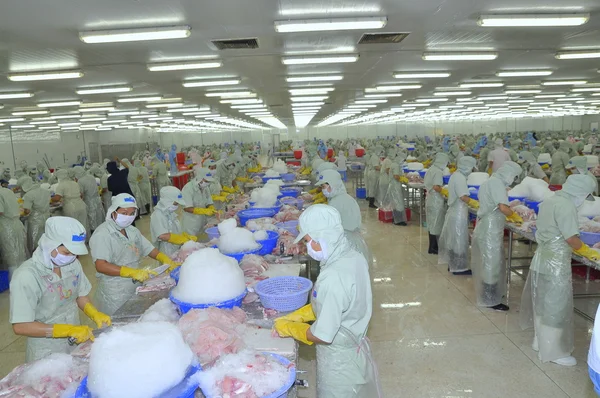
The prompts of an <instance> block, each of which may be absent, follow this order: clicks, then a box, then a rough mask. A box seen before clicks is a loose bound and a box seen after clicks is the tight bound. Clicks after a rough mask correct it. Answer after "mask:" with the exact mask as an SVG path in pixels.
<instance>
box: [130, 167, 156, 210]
mask: <svg viewBox="0 0 600 398" xmlns="http://www.w3.org/2000/svg"><path fill="white" fill-rule="evenodd" d="M133 164H134V166H135V167H136V168H137V169H138V173H139V175H140V177H141V179H140V183H139V185H140V193H141V194H142V197H141V200H140V203H141V204H142V205H143V206H144V207H146V206H147V205H151V204H152V187H151V186H150V176H149V175H148V169H147V168H146V167H145V166H143V165H142V162H141V161H139V160H136V161H135V162H134V163H133Z"/></svg>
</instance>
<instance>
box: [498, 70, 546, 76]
mask: <svg viewBox="0 0 600 398" xmlns="http://www.w3.org/2000/svg"><path fill="white" fill-rule="evenodd" d="M552 73H553V72H552V71H551V70H512V71H510V70H507V71H501V72H496V76H498V77H528V76H550V75H551V74H552Z"/></svg>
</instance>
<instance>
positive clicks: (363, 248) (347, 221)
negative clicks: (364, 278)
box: [316, 170, 373, 266]
mask: <svg viewBox="0 0 600 398" xmlns="http://www.w3.org/2000/svg"><path fill="white" fill-rule="evenodd" d="M316 185H317V186H320V187H321V189H322V192H323V195H325V197H326V198H327V204H328V205H329V206H331V207H334V208H335V209H336V210H337V211H338V212H339V213H340V217H341V219H342V227H344V231H345V232H346V238H347V239H348V242H350V245H351V246H352V248H353V249H354V250H356V251H357V252H359V253H360V254H362V255H363V256H364V257H365V260H367V264H369V266H371V265H372V264H373V256H372V255H371V252H370V250H369V248H368V246H367V242H365V239H364V237H363V236H362V233H361V231H360V228H361V225H362V217H361V215H360V208H359V206H358V203H357V202H356V199H354V198H353V197H352V196H350V195H348V193H347V192H346V185H344V181H342V176H341V175H340V173H338V172H337V170H325V171H324V172H323V173H322V174H321V175H320V176H319V181H317V184H316Z"/></svg>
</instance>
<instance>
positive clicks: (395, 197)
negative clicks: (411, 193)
mask: <svg viewBox="0 0 600 398" xmlns="http://www.w3.org/2000/svg"><path fill="white" fill-rule="evenodd" d="M405 160H406V153H405V152H399V153H398V155H397V156H396V158H395V159H394V161H393V162H392V166H391V167H390V184H389V187H388V192H387V199H388V202H389V203H390V205H391V207H392V212H393V215H394V225H401V226H406V221H407V217H406V209H405V208H404V189H403V188H402V183H403V182H404V183H408V179H407V178H406V177H405V176H404V172H403V171H402V164H403V163H404V161H405Z"/></svg>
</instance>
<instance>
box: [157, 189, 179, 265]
mask: <svg viewBox="0 0 600 398" xmlns="http://www.w3.org/2000/svg"><path fill="white" fill-rule="evenodd" d="M173 203H178V204H180V205H181V206H183V207H185V201H184V200H183V194H182V193H181V191H180V190H179V189H177V188H176V187H163V188H162V189H161V190H160V200H159V201H158V203H157V204H156V207H155V208H154V212H153V213H152V216H150V236H151V239H152V243H153V244H154V247H156V248H157V249H158V250H159V251H160V252H161V253H165V254H166V255H167V256H172V255H173V254H175V252H177V251H178V250H179V249H180V248H181V246H179V245H176V244H173V243H169V242H165V241H164V240H160V239H158V237H159V236H160V235H163V234H181V232H182V228H181V223H180V222H179V219H178V218H177V209H178V207H176V206H175V205H174V204H173Z"/></svg>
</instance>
